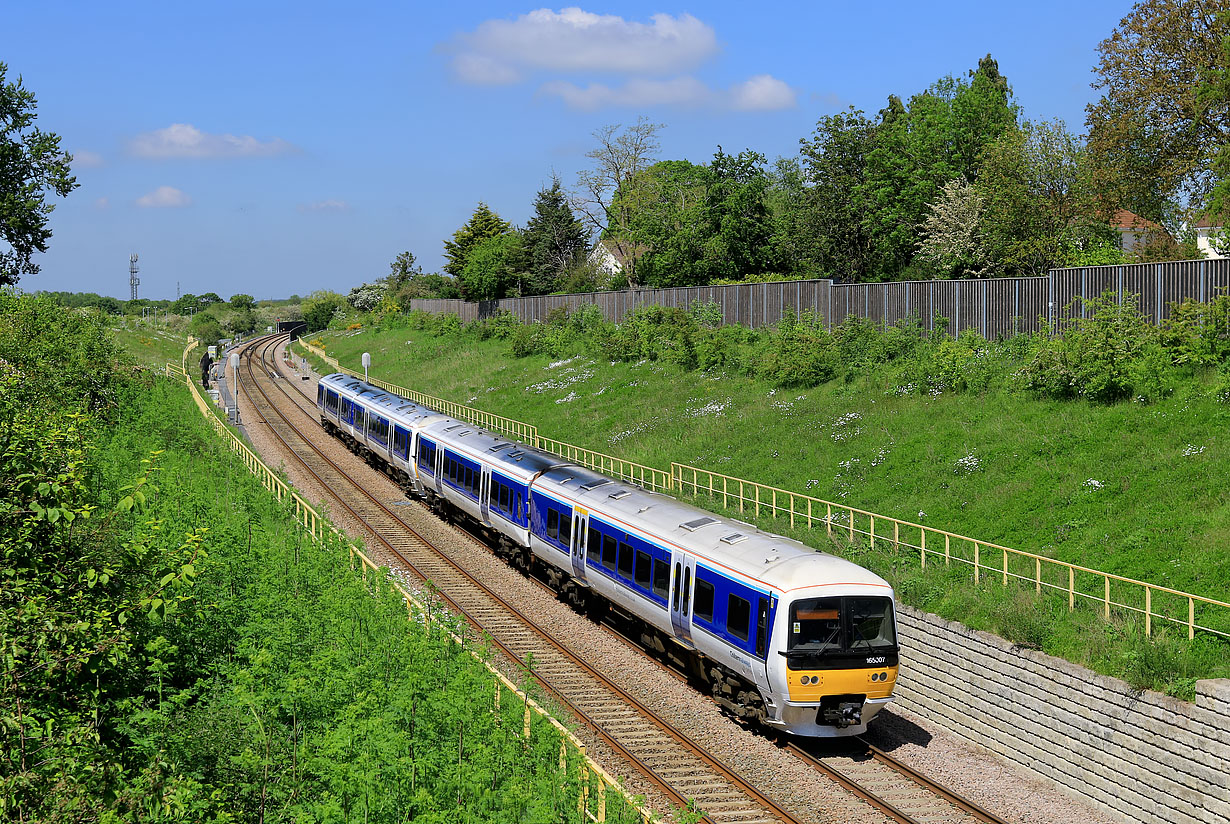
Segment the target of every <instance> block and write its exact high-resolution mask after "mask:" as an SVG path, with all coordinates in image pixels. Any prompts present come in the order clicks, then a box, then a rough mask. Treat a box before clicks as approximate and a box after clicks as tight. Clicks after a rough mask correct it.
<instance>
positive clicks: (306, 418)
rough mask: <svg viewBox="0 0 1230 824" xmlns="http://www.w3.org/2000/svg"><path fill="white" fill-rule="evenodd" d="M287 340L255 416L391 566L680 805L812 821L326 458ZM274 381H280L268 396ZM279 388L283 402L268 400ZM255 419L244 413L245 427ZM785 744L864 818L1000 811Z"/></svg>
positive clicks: (250, 382) (725, 815) (977, 815)
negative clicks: (409, 575)
mask: <svg viewBox="0 0 1230 824" xmlns="http://www.w3.org/2000/svg"><path fill="white" fill-rule="evenodd" d="M284 341H285V338H284V337H270V338H265V339H260V340H258V341H256V342H254V343H253V344H250V345H249V346H248V347H247V348H246V350H245V352H244V355H245V357H244V358H243V362H244V364H245V371H246V378H245V381H244V382H243V385H242V390H243V393H244V394H245V395H246V396H247V399H248V410H249V412H248V414H249V416H251V418H252V419H254V421H255V422H256V423H257V424H262V423H263V424H266V425H267V426H268V429H269V431H270V434H271V435H272V436H274V437H275V438H276V439H277V440H278V441H279V442H280V443H281V444H282V445H283V447H284V449H285V450H286V451H287V452H288V453H289V454H291V455H293V456H294V459H295V460H296V461H297V462H299V463H300V464H301V465H302V467H303V468H304V470H305V471H307V472H308V473H309V474H310V475H311V476H313V477H314V478H315V479H316V480H317V481H318V482H319V483H320V485H321V487H322V488H324V489H326V490H328V492H329V494H330V495H331V496H332V497H333V498H334V501H335V502H336V504H337V505H339V506H340V507H341V508H342V509H344V510H345V511H346V512H348V513H349V514H350V515H351V517H353V518H354V519H355V520H357V521H358V522H359V523H360V524H361V525H362V528H363V529H364V530H365V531H366V532H367V533H368V535H369V536H370V537H371V540H372V541H373V542H374V543H375V544H376V546H377V547H379V548H381V549H383V550H384V554H385V555H386V556H388V557H389V558H390V561H391V564H390V565H395V564H396V563H400V564H402V565H404V566H405V567H406V568H408V569H409V570H411V571H412V572H413V573H414V574H415V575H416V576H418V577H419V578H421V579H423V580H427V581H430V582H431V583H432V585H434V586H435V587H437V588H438V590H439V593H440V595H441V596H442V597H443V598H444V599H445V600H446V601H447V602H448V603H449V605H450V606H451V607H452V608H453V609H454V610H455V611H457V612H458V613H460V614H461V615H462V616H463V617H464V618H465V620H467V621H468V622H469V623H470V624H471V625H473V626H474V627H475V628H476V629H478V630H479V631H480V632H483V633H486V634H487V635H488V636H489V637H490V638H491V640H492V642H493V643H494V644H495V645H496V646H497V647H499V649H500V650H501V651H503V652H504V653H505V654H506V655H508V656H509V657H510V658H511V659H513V660H515V661H517V662H519V663H521V664H522V665H524V664H525V663H526V661H527V660H532V661H533V673H534V675H535V677H536V678H537V679H538V680H539V681H540V682H541V683H542V684H543V686H544V687H545V688H546V689H547V690H548V691H549V692H550V693H551V694H552V695H553V696H554V697H555V698H556V699H557V700H559V701H560V702H561V703H562V704H564V705H565V706H567V707H568V708H569V709H570V710H571V711H572V712H573V713H575V714H576V716H577V717H578V719H580V720H581V721H582V722H583V723H584V724H586V725H587V726H588V727H590V728H591V729H592V730H593V731H594V733H595V734H596V735H598V736H599V737H600V738H601V739H602V740H603V741H604V742H606V743H607V745H608V746H610V747H611V748H612V749H613V750H614V751H616V752H617V753H619V754H620V755H621V756H623V757H624V758H626V759H627V760H628V761H629V762H631V763H632V764H634V765H635V766H636V767H637V768H638V769H639V770H640V771H641V772H642V773H643V774H644V775H645V776H646V778H647V779H648V780H649V781H650V782H651V783H653V784H654V785H656V786H657V787H658V788H659V789H660V790H661V791H662V792H663V793H664V794H665V795H666V797H667V798H669V799H670V800H671V801H672V802H673V803H675V804H678V805H680V806H684V805H685V804H687V803H688V802H689V801H692V802H693V803H694V804H695V807H696V808H697V809H699V810H702V811H703V812H704V813H705V815H706V818H707V819H708V820H710V821H713V822H715V823H717V824H720V822H738V823H739V824H760V823H761V822H772V821H784V822H795V821H803V820H809V819H802V818H798V817H797V816H796V815H795V814H794V813H792V812H790V811H789V810H787V809H785V808H783V807H782V806H781V805H779V804H778V803H777V802H776V801H774V800H773V799H771V798H769V797H768V796H767V795H765V794H764V793H762V792H761V791H760V790H759V789H757V788H756V787H755V786H753V785H752V783H751V782H750V781H748V780H747V779H745V778H743V777H742V776H740V775H739V774H738V772H737V771H735V770H734V769H732V768H731V767H729V766H727V765H726V764H724V763H722V762H721V761H720V760H718V759H717V758H715V757H714V756H712V755H710V754H709V753H707V752H706V751H705V749H704V748H703V747H702V746H701V745H700V744H699V743H697V742H695V741H693V740H692V739H691V738H689V737H688V736H687V735H686V734H684V733H683V732H681V731H679V730H677V729H675V728H674V727H673V726H672V725H671V724H669V723H668V722H667V721H665V720H664V719H662V718H661V717H659V716H658V715H657V714H656V713H655V712H653V711H652V710H651V709H650V708H648V707H647V706H645V705H644V704H643V703H642V702H640V701H638V700H637V699H636V698H635V697H633V696H632V695H630V694H629V693H628V692H627V691H626V690H624V689H622V688H621V687H619V686H618V685H617V684H615V683H614V682H613V681H611V680H610V679H608V678H607V677H606V676H604V675H603V674H602V673H601V672H599V671H598V670H597V669H595V668H594V667H592V666H590V665H589V664H587V663H586V662H585V661H583V660H582V659H581V658H580V657H578V656H577V655H575V654H573V653H572V652H571V651H570V650H569V649H568V648H567V647H566V646H565V645H564V644H562V643H560V642H559V641H558V640H556V639H554V638H552V637H551V634H550V633H549V632H548V631H547V630H544V629H542V628H540V627H539V626H538V625H537V624H535V623H534V621H533V620H532V619H531V618H530V617H528V616H527V615H525V614H524V613H523V612H522V611H521V610H518V609H517V608H516V607H514V606H512V605H511V604H508V603H506V602H505V601H504V600H503V599H501V598H500V597H499V596H498V595H497V594H496V593H494V592H493V591H491V590H490V589H488V588H487V586H486V585H484V584H483V583H481V582H480V581H478V580H477V579H475V578H474V577H473V576H472V575H470V574H469V573H468V572H467V571H466V570H464V569H463V568H462V567H461V566H460V565H459V564H457V563H456V562H454V561H453V560H452V559H451V558H450V557H449V556H448V554H447V553H446V552H445V551H444V550H443V549H440V548H438V547H436V546H435V545H434V544H433V543H432V542H431V541H429V540H428V539H426V538H425V537H423V536H422V535H421V534H420V533H419V532H418V531H417V530H416V529H415V528H414V527H413V526H412V525H411V524H410V523H408V520H407V518H406V517H404V516H403V515H402V514H401V513H398V512H395V511H394V510H393V509H391V508H390V507H389V506H388V505H386V504H384V503H382V502H381V501H380V500H378V499H377V498H376V497H375V496H373V495H372V494H370V493H369V492H368V491H367V490H366V489H364V487H363V485H362V484H361V483H359V482H358V481H356V480H354V479H353V478H352V477H351V475H350V474H349V473H348V472H347V471H346V469H345V468H344V467H343V466H341V465H340V464H339V463H338V462H335V461H333V460H332V459H330V458H329V457H328V456H326V455H325V453H324V450H322V449H321V448H320V447H319V446H317V444H316V443H315V441H314V439H319V437H320V435H321V434H322V433H321V430H320V429H319V424H318V422H317V421H316V419H315V407H314V405H310V401H309V400H308V399H305V398H304V397H303V395H302V393H300V392H298V391H295V392H292V391H290V390H288V389H287V387H286V383H287V381H286V380H280V379H278V376H279V374H280V367H279V365H278V357H277V355H276V353H277V352H279V351H280V350H281V347H282V345H283V343H284ZM271 353H272V357H271ZM255 358H259V359H260V365H259V367H255V366H254V364H253V361H254V359H255ZM271 387H273V388H275V390H276V391H274V393H273V394H272V395H271ZM275 396H280V397H282V398H284V400H282V401H280V402H279V401H275ZM287 405H293V406H294V407H295V410H296V411H294V412H290V413H287V412H286V411H283V409H282V407H285V406H287ZM292 418H297V421H296V420H292ZM252 423H253V420H250V421H249V423H248V425H249V427H250V426H251V425H252ZM786 747H787V749H789V750H790V751H792V752H793V753H794V754H795V755H796V756H797V757H798V758H800V759H802V760H803V761H805V762H806V763H807V764H808V765H809V766H810V767H812V768H813V769H815V770H818V771H820V772H821V773H823V774H825V775H826V776H828V777H829V778H830V779H832V780H833V781H835V782H837V783H838V784H840V785H841V786H842V787H844V788H845V789H846V790H847V791H849V792H850V793H852V794H854V795H856V796H857V797H859V798H861V799H862V800H863V801H865V802H867V804H868V805H869V807H868V808H865V813H866V816H865V817H864V818H862V819H859V820H867V821H873V820H889V821H898V822H902V823H903V824H917V822H945V823H946V824H947V822H952V824H960V822H968V821H983V822H992V824H994V823H995V822H1001V821H1002V820H1001V819H999V818H997V817H995V816H994V815H992V814H991V813H989V812H987V811H985V810H983V809H981V808H979V807H977V806H976V805H973V804H971V803H970V802H966V801H964V800H963V799H961V798H959V797H957V796H955V795H953V794H952V793H949V792H948V791H946V790H944V788H942V787H939V786H938V785H935V784H934V783H933V782H930V781H929V780H928V779H926V778H925V777H923V776H920V775H918V774H917V773H914V772H913V771H911V770H910V769H909V768H908V767H905V766H904V765H901V764H900V763H899V762H895V761H894V760H893V759H892V758H891V757H890V756H888V755H887V754H885V753H880V752H878V751H875V750H874V748H869V749H867V750H863V751H860V752H859V753H856V754H854V755H848V754H847V755H842V754H839V753H834V752H828V751H826V749H831V748H825V747H824V746H820V747H817V746H816V745H813V744H805V745H800V744H797V743H788V744H786Z"/></svg>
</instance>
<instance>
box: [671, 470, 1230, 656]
mask: <svg viewBox="0 0 1230 824" xmlns="http://www.w3.org/2000/svg"><path fill="white" fill-rule="evenodd" d="M671 476H672V478H673V486H674V488H675V489H677V490H678V491H680V492H681V493H685V494H688V493H690V494H692V495H696V496H700V495H706V496H708V497H710V498H712V499H715V500H717V499H720V500H721V502H722V507H723V508H725V509H727V510H736V509H737V511H738V512H740V513H743V514H746V513H748V512H750V513H751V514H752V516H753V517H759V516H760V513H761V511H762V510H763V511H765V512H766V513H768V514H769V516H770V517H772V518H774V519H777V518H779V517H783V518H789V521H790V526H791V528H796V527H804V526H805V527H806V528H808V529H815V528H819V527H824V529H825V531H826V533H827V534H828V535H829V537H830V538H844V539H845V540H847V541H849V542H851V543H853V542H854V541H855V540H856V538H857V537H858V536H862V537H864V538H866V539H867V541H868V543H869V545H870V547H871V548H872V549H873V550H874V549H875V548H876V546H877V544H880V545H882V546H892V548H893V551H894V552H902V551H903V548H904V549H905V550H908V551H910V552H911V553H912V554H914V555H916V556H917V557H918V561H919V564H920V565H921V566H922V568H923V569H926V567H927V564H928V562H929V559H930V560H932V561H938V560H940V559H942V560H943V562H944V564H945V565H946V566H948V565H952V564H965V565H967V566H969V567H970V568H971V569H972V570H973V577H974V583H975V584H978V583H981V582H982V581H983V580H984V579H999V580H1000V581H1001V583H1002V584H1003V586H1007V585H1008V582H1009V581H1016V582H1020V583H1024V584H1029V585H1032V586H1033V587H1034V591H1035V592H1037V593H1038V594H1041V593H1042V592H1043V591H1044V590H1045V591H1047V592H1063V593H1064V594H1066V595H1067V598H1068V609H1070V610H1071V609H1075V608H1076V603H1077V601H1078V600H1082V601H1088V602H1096V604H1097V605H1099V606H1100V607H1101V610H1102V613H1103V615H1104V617H1106V618H1110V615H1111V610H1112V609H1119V610H1123V611H1126V612H1128V613H1136V614H1140V615H1143V616H1144V620H1145V634H1146V635H1151V634H1152V633H1153V624H1154V622H1155V621H1162V622H1168V623H1172V624H1177V625H1182V626H1185V627H1186V628H1187V637H1188V638H1194V637H1195V635H1196V631H1197V630H1199V631H1201V632H1208V633H1212V634H1214V635H1220V636H1222V637H1223V638H1230V632H1226V631H1224V630H1220V629H1216V628H1214V627H1210V626H1206V625H1204V624H1201V623H1200V622H1199V621H1198V620H1197V610H1198V609H1199V610H1202V611H1203V613H1204V614H1205V615H1207V614H1209V613H1211V612H1213V611H1214V610H1222V609H1226V610H1230V603H1226V602H1224V601H1218V600H1215V599H1213V598H1205V597H1203V596H1200V595H1193V594H1191V593H1188V592H1181V591H1179V590H1176V589H1171V588H1169V587H1164V586H1158V585H1157V584H1150V583H1147V582H1145V581H1138V580H1135V579H1133V578H1125V577H1123V576H1122V575H1115V574H1114V573H1110V572H1102V571H1100V570H1096V569H1090V568H1089V567H1083V566H1079V565H1077V564H1070V563H1068V562H1066V561H1060V560H1056V559H1054V558H1048V557H1046V556H1044V555H1037V554H1035V553H1032V552H1024V551H1022V550H1019V549H1012V548H1011V547H1006V546H1002V545H1000V544H996V543H991V542H990V541H980V540H978V539H976V538H970V537H968V536H966V535H960V534H958V533H955V532H949V531H947V530H944V529H937V528H936V527H931V526H926V525H924V524H918V523H914V522H912V521H903V520H901V519H899V518H893V517H890V516H887V515H880V514H877V513H875V512H869V511H867V510H865V509H859V508H857V507H853V506H849V505H848V504H842V503H835V502H833V501H826V500H824V499H822V498H814V497H812V496H810V495H804V494H802V493H799V492H792V491H790V490H788V489H780V488H778V487H774V486H768V485H766V484H760V483H756V482H755V481H749V480H746V479H743V478H736V477H734V476H733V475H723V474H722V473H720V472H712V471H710V470H708V469H700V468H699V467H695V466H688V465H687V464H681V463H672V464H671ZM914 541H916V543H915V542H914ZM1112 583H1113V584H1115V585H1117V586H1118V587H1119V588H1120V591H1121V592H1131V593H1135V594H1137V595H1138V596H1139V597H1138V598H1136V599H1129V598H1125V597H1124V596H1123V595H1120V596H1118V597H1119V598H1123V599H1124V600H1116V598H1115V597H1112ZM1159 599H1160V602H1159ZM1128 601H1131V602H1130V603H1129V602H1128ZM1176 611H1177V612H1178V613H1185V614H1176Z"/></svg>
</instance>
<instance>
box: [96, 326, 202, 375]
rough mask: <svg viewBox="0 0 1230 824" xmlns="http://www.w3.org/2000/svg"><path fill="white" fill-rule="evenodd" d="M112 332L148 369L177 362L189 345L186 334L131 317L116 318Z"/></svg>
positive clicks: (159, 367)
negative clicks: (179, 333) (185, 347)
mask: <svg viewBox="0 0 1230 824" xmlns="http://www.w3.org/2000/svg"><path fill="white" fill-rule="evenodd" d="M111 331H112V333H113V334H114V336H115V339H116V341H117V342H118V343H119V344H120V345H121V346H123V347H124V349H125V350H127V351H128V352H129V353H130V354H131V355H132V356H133V357H134V358H135V359H136V361H137V363H139V364H140V365H142V366H145V367H147V368H149V369H162V368H163V366H164V365H166V364H167V363H175V364H178V363H179V362H180V359H181V357H182V356H183V354H184V346H185V345H187V339H186V338H185V337H184V336H183V335H178V334H176V333H174V332H170V331H168V330H166V329H164V328H162V327H161V326H157V325H154V324H149V323H145V322H144V321H141V320H137V319H135V318H130V317H119V318H116V319H115V323H113V324H112V327H111Z"/></svg>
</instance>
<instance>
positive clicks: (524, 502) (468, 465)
mask: <svg viewBox="0 0 1230 824" xmlns="http://www.w3.org/2000/svg"><path fill="white" fill-rule="evenodd" d="M317 405H318V407H319V410H320V420H321V423H322V424H323V425H324V428H325V429H326V431H328V432H330V433H332V434H334V435H336V436H338V437H340V438H341V439H343V440H344V441H346V442H347V443H348V444H349V445H350V446H351V447H352V448H353V449H355V451H357V452H359V453H360V454H362V455H364V456H365V457H366V458H367V459H368V461H369V462H371V463H372V464H373V465H375V466H377V467H379V468H380V469H382V470H384V471H385V472H386V473H387V474H389V475H390V476H391V477H393V478H394V479H396V480H397V481H398V482H399V483H400V484H401V486H402V488H403V489H404V490H405V491H406V492H407V494H410V495H415V496H421V497H424V498H426V499H427V500H428V501H429V502H430V503H432V504H433V506H434V507H435V508H437V510H438V511H441V512H442V513H445V514H455V513H460V514H462V515H464V517H465V518H467V519H468V520H469V521H471V522H472V523H473V524H475V525H477V527H478V529H479V531H481V532H482V533H484V534H485V535H486V536H487V537H488V538H489V539H490V541H491V543H492V545H493V546H494V548H495V549H496V551H497V552H498V553H499V554H501V555H502V556H505V557H507V558H508V559H510V560H511V561H512V562H514V563H515V564H516V565H518V566H520V567H522V568H524V569H527V570H528V569H530V568H531V567H534V568H540V569H541V570H542V571H543V572H544V573H545V577H546V578H547V579H548V580H549V581H550V583H551V584H552V585H553V586H554V587H555V588H556V589H557V590H558V591H559V592H560V593H561V594H562V596H564V597H566V598H567V599H569V600H570V601H571V602H572V603H573V604H574V605H575V606H576V607H578V608H579V609H580V608H584V609H588V610H590V611H591V612H593V611H602V610H608V609H610V610H615V611H617V612H619V613H622V614H623V616H625V617H626V618H628V619H630V620H632V621H633V622H635V623H636V625H637V626H638V627H639V628H640V633H641V641H642V643H644V644H645V645H646V647H647V648H648V649H650V650H651V651H653V652H655V653H657V654H659V655H663V656H670V657H671V658H673V659H674V660H675V661H676V662H678V663H679V664H681V665H682V666H684V667H685V668H686V669H687V670H688V671H689V673H690V674H691V675H692V676H693V677H694V678H697V679H699V680H701V681H703V682H704V683H706V684H707V685H708V686H709V688H710V689H711V691H712V693H713V696H714V698H715V699H716V700H717V701H718V703H719V704H721V705H722V706H723V707H725V708H726V709H727V710H729V711H730V712H732V713H733V714H735V715H737V716H739V717H741V718H745V719H749V720H754V721H760V722H762V723H764V724H766V725H769V726H771V727H774V728H778V729H782V730H785V731H787V732H790V733H794V734H797V735H802V736H817V737H833V736H840V735H855V734H859V733H861V732H864V731H865V730H866V727H867V722H868V721H869V720H871V718H872V717H873V716H874V715H875V714H876V713H877V712H878V711H879V710H880V708H881V707H883V706H884V705H885V704H887V703H888V702H889V701H890V700H892V693H893V687H894V685H895V684H896V680H897V671H898V646H897V626H896V613H895V610H894V606H893V591H892V588H891V587H890V586H889V585H888V584H887V583H886V582H885V581H884V580H883V579H881V578H880V577H878V576H876V575H874V574H872V573H871V572H868V571H867V570H865V569H863V568H861V567H859V566H857V565H855V564H852V563H850V562H849V561H846V560H843V559H841V558H837V557H835V556H832V555H829V554H826V553H823V552H817V551H815V550H813V549H811V548H809V547H807V546H804V545H803V544H801V543H798V542H797V541H793V540H790V539H788V538H783V537H781V536H778V535H772V534H769V533H767V532H763V531H761V530H759V529H757V528H755V527H753V526H751V525H749V524H745V523H743V522H740V521H736V520H731V519H729V518H724V517H720V516H717V515H714V514H712V513H709V512H705V511H704V510H701V509H697V508H696V507H693V506H689V505H687V504H684V503H681V502H679V501H677V500H675V499H674V498H671V497H669V496H667V495H661V494H658V493H653V492H648V491H646V490H644V489H641V488H640V487H637V486H632V485H630V484H626V483H623V482H621V481H617V480H613V479H611V478H608V477H606V476H604V475H601V474H599V473H597V472H594V471H592V470H590V469H586V468H585V467H582V466H578V465H576V464H572V463H568V462H567V461H565V460H563V459H562V458H559V457H557V456H555V455H552V454H550V453H547V452H543V451H541V450H538V449H535V448H532V447H529V446H526V445H524V444H520V443H517V442H515V441H511V440H508V439H507V438H503V437H501V436H499V435H495V434H492V433H491V432H487V431H484V430H482V429H479V428H478V427H475V426H472V425H471V424H468V423H464V422H462V421H459V420H456V419H454V418H450V417H449V416H447V415H443V414H441V413H439V412H436V411H434V410H431V409H428V408H426V407H424V406H421V405H419V404H416V403H414V402H412V401H408V400H406V399H405V398H402V397H399V396H397V395H393V394H390V393H388V392H385V391H384V390H382V389H379V388H377V387H374V386H372V385H370V384H368V383H365V382H364V381H362V380H359V379H357V378H354V377H352V376H350V375H345V374H340V373H339V374H333V375H328V376H326V377H324V378H322V379H321V381H320V384H319V387H318V390H317Z"/></svg>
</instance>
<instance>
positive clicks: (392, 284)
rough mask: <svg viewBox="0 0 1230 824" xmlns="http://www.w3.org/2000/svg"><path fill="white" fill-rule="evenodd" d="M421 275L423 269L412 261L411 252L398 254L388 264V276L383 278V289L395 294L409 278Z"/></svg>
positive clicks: (412, 254)
mask: <svg viewBox="0 0 1230 824" xmlns="http://www.w3.org/2000/svg"><path fill="white" fill-rule="evenodd" d="M421 274H423V268H422V267H421V266H419V265H418V264H417V263H415V261H414V253H413V252H399V253H398V255H397V257H396V258H394V259H393V262H392V263H390V264H389V274H388V275H387V276H386V277H385V278H384V285H385V288H386V289H387V290H388V291H389V292H390V293H392V294H397V293H398V292H399V291H401V289H402V287H403V286H405V285H406V284H407V283H409V282H410V279H411V278H414V277H417V276H419V275H421Z"/></svg>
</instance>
